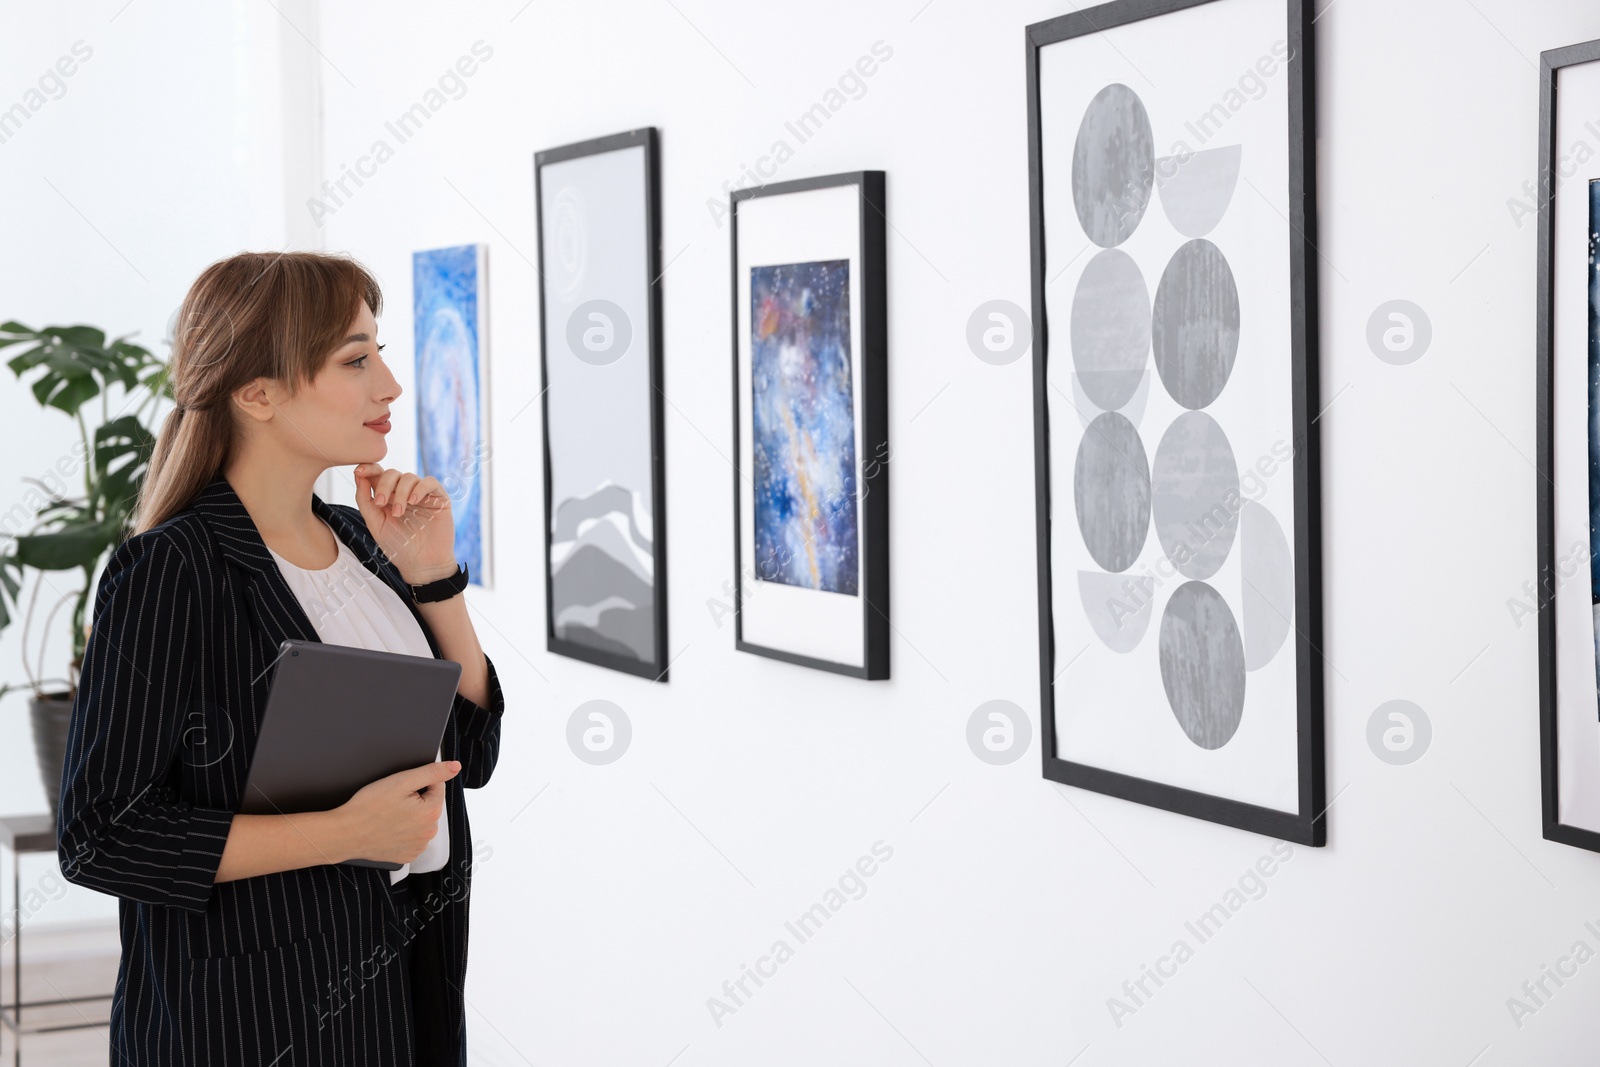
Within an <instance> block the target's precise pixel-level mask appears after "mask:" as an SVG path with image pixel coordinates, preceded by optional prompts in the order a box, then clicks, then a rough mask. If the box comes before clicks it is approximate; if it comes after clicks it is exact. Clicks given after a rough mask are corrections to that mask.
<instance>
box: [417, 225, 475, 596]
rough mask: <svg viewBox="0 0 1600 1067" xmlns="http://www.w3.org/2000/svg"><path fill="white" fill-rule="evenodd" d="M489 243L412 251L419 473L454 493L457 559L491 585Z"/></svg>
mask: <svg viewBox="0 0 1600 1067" xmlns="http://www.w3.org/2000/svg"><path fill="white" fill-rule="evenodd" d="M487 253H488V247H487V246H486V245H479V244H473V245H456V246H455V247H453V248H435V249H431V250H429V251H426V252H415V253H413V254H412V256H411V294H412V296H411V302H412V303H411V323H412V333H413V337H414V338H415V342H416V360H417V366H416V382H417V461H418V466H417V473H419V474H421V475H422V476H423V477H428V476H430V475H431V476H432V477H434V478H437V479H439V483H440V484H441V485H443V486H444V487H445V490H446V492H448V493H449V494H450V511H451V514H452V515H454V516H455V524H456V531H455V533H456V559H457V561H459V562H460V563H462V564H463V565H464V566H465V567H466V568H467V575H468V578H469V580H470V581H471V582H472V584H474V585H479V586H483V587H485V588H488V587H489V584H490V577H489V575H490V571H489V529H490V526H489V495H488V484H487V482H486V481H485V479H484V477H483V461H484V459H485V458H486V457H487V456H488V454H489V358H488V336H489V331H488V321H489V320H488V314H487V296H488V292H489V285H488V281H487V276H486V274H485V273H484V270H485V267H486V266H487V263H488V255H487Z"/></svg>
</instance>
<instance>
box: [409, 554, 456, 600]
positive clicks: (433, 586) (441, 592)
mask: <svg viewBox="0 0 1600 1067" xmlns="http://www.w3.org/2000/svg"><path fill="white" fill-rule="evenodd" d="M408 584H409V583H408ZM466 587H467V565H466V564H465V563H458V564H456V572H455V573H454V574H452V575H451V576H450V577H448V578H440V579H439V580H438V581H437V582H429V583H428V584H427V585H413V586H411V599H413V600H415V601H416V602H417V603H418V604H432V603H433V602H435V601H437V600H449V599H450V598H451V597H453V596H455V595H456V594H457V593H459V592H461V591H462V590H463V589H465V588H466Z"/></svg>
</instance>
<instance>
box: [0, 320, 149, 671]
mask: <svg viewBox="0 0 1600 1067" xmlns="http://www.w3.org/2000/svg"><path fill="white" fill-rule="evenodd" d="M0 349H10V350H11V351H10V352H9V353H7V354H8V357H9V358H8V359H7V361H6V365H7V366H8V367H10V368H11V370H12V372H13V373H15V374H16V376H17V378H18V379H19V380H20V379H25V378H27V377H28V376H30V375H33V376H34V377H33V380H32V381H31V382H30V383H29V387H30V388H31V389H32V390H33V395H34V398H35V399H37V400H38V401H39V403H40V405H41V406H43V407H48V408H55V409H57V410H59V411H62V412H65V413H66V414H68V415H70V416H72V417H73V419H74V421H75V422H76V423H77V425H78V430H79V433H80V435H81V436H82V439H81V441H80V443H81V446H82V447H81V451H79V452H77V453H76V456H77V458H78V461H79V465H80V466H81V467H82V470H83V480H84V492H83V494H82V495H81V496H76V495H74V496H64V495H62V494H61V493H60V492H59V491H58V490H56V489H54V488H49V487H46V486H45V484H44V483H43V482H39V480H38V479H29V480H30V481H34V482H36V483H37V484H38V485H39V486H40V489H41V490H42V491H43V497H42V499H41V500H40V501H39V502H38V503H37V505H36V506H35V508H34V513H33V522H34V525H33V528H32V529H31V530H29V531H28V532H27V533H24V534H18V535H15V536H13V537H11V538H10V539H9V545H8V548H9V551H8V553H7V554H5V555H0V630H3V629H4V628H5V627H7V626H9V625H10V624H11V621H12V619H13V618H14V617H15V614H16V613H15V610H14V607H13V606H19V597H20V596H21V593H22V578H23V569H24V568H25V567H32V568H34V569H35V570H39V571H65V570H81V571H83V578H84V586H83V589H82V590H81V591H80V592H79V593H78V595H77V603H76V606H75V608H74V611H73V617H72V624H73V626H72V632H73V663H74V664H76V663H77V662H79V661H80V660H81V659H82V656H83V646H84V640H85V638H84V634H83V616H84V610H85V608H86V606H87V602H88V599H89V596H90V593H91V588H90V586H89V582H90V580H91V579H92V578H93V576H94V573H95V570H96V569H97V568H98V566H99V564H100V561H101V559H102V558H103V557H104V556H105V554H106V553H107V552H108V551H109V550H111V549H113V548H115V547H116V546H117V545H119V544H121V543H122V540H123V539H124V538H125V537H126V536H127V534H128V529H129V519H130V517H131V516H132V514H133V509H134V505H135V503H136V502H137V501H138V498H139V490H140V487H141V486H142V485H143V483H144V477H145V472H146V471H147V470H148V469H149V465H150V457H151V455H152V454H153V453H154V451H155V443H156V439H155V435H154V434H153V433H152V432H151V431H150V430H149V428H148V427H146V426H145V424H144V421H143V416H144V415H145V414H146V413H147V411H148V409H150V408H152V407H153V406H154V404H155V402H156V401H157V400H158V399H159V398H161V397H163V396H164V397H167V398H169V399H170V398H171V396H172V391H171V385H170V383H169V379H168V368H167V365H166V364H165V363H164V362H162V361H160V360H157V359H156V358H155V357H154V356H152V355H151V354H150V352H149V351H148V350H147V349H145V348H142V347H140V346H139V345H136V344H133V343H132V342H130V341H129V340H127V339H126V338H116V339H114V340H111V341H107V340H106V335H105V331H104V330H99V329H96V328H95V327H93V326H46V327H44V328H43V329H40V330H35V329H32V328H30V327H27V326H24V325H23V324H22V323H20V322H7V323H3V324H0ZM113 386H121V390H120V395H119V396H118V397H117V400H116V403H117V405H118V407H119V410H118V411H117V413H116V414H115V415H113V414H112V412H111V411H110V407H111V399H110V397H111V394H112V392H113V390H112V387H113ZM95 397H100V398H101V403H100V405H99V406H100V407H101V409H102V417H101V419H100V420H99V422H98V425H97V426H96V427H95V428H94V430H93V432H92V434H91V433H90V430H89V424H88V423H87V422H86V421H85V419H84V415H83V407H84V404H85V402H87V401H89V400H92V399H94V398H95ZM56 468H57V470H58V471H59V469H60V464H56ZM25 643H26V642H25ZM25 658H26V657H25ZM33 684H34V687H35V688H37V686H38V683H37V681H35V682H34V683H33ZM12 688H16V687H15V686H12V685H9V684H8V685H4V686H0V696H3V695H4V694H5V693H6V692H7V691H8V690H10V689H12Z"/></svg>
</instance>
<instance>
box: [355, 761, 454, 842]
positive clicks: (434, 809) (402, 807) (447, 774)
mask: <svg viewBox="0 0 1600 1067" xmlns="http://www.w3.org/2000/svg"><path fill="white" fill-rule="evenodd" d="M460 770H461V761H460V760H441V761H439V762H438V763H425V764H423V765H422V766H421V767H412V768H411V769H410V770H405V771H398V772H396V773H394V774H391V775H389V776H388V777H387V778H379V779H378V780H377V781H375V782H371V783H369V784H367V785H364V786H362V787H361V788H360V789H359V790H357V791H356V795H355V796H353V797H351V798H350V799H349V800H347V801H345V802H344V803H343V804H341V805H339V806H338V807H337V808H334V809H333V814H334V816H335V817H336V818H337V819H338V820H339V822H340V824H341V829H342V830H343V833H342V834H341V835H340V836H341V838H342V840H343V842H344V845H345V847H344V848H343V849H342V850H341V851H343V852H345V853H347V856H346V858H347V859H363V860H383V861H384V862H386V863H410V862H411V861H412V860H414V859H416V858H417V857H418V856H420V855H422V850H423V849H424V848H426V847H427V845H428V842H429V841H431V840H433V837H434V835H435V834H437V833H438V832H439V812H440V810H442V809H443V807H444V783H445V782H447V781H449V780H450V779H451V778H454V777H455V776H456V774H457V772H459V771H460ZM418 790H422V792H421V793H420V794H419V793H418V792H417V791H418Z"/></svg>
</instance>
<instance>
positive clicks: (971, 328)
mask: <svg viewBox="0 0 1600 1067" xmlns="http://www.w3.org/2000/svg"><path fill="white" fill-rule="evenodd" d="M1031 344H1033V320H1032V319H1030V318H1028V313H1027V312H1026V311H1023V310H1022V309H1021V308H1020V307H1018V306H1017V305H1015V304H1013V303H1012V302H1011V301H1009V300H986V301H984V302H983V303H982V304H979V305H978V306H977V307H976V308H975V309H973V312H972V315H971V316H970V317H969V318H968V319H967V347H968V348H970V349H972V354H973V355H975V356H977V357H978V358H979V359H981V360H983V361H984V362H985V363H991V364H993V365H994V366H996V367H1003V366H1005V365H1006V364H1007V363H1015V362H1016V361H1017V360H1019V359H1021V358H1022V354H1023V353H1024V352H1026V351H1027V350H1028V346H1029V345H1031Z"/></svg>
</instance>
